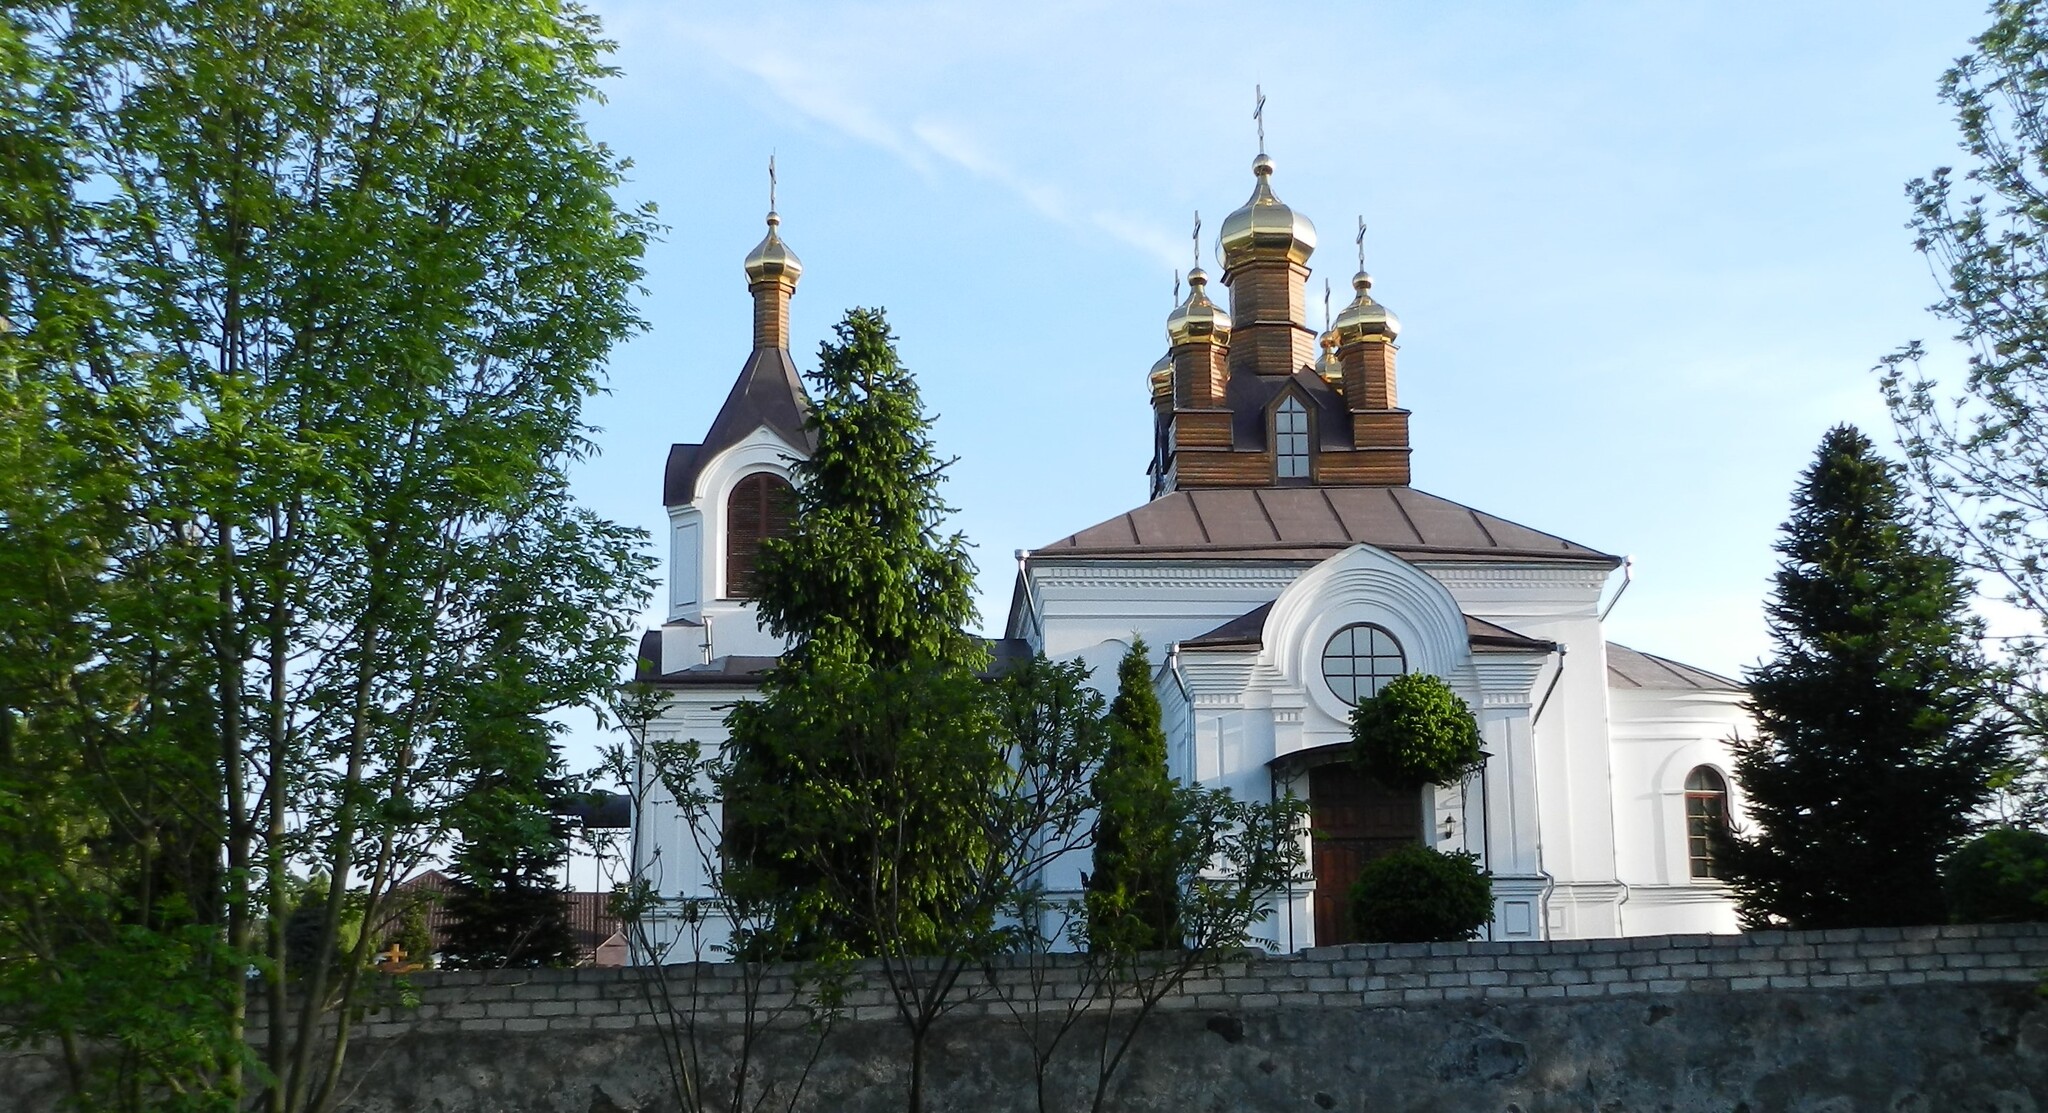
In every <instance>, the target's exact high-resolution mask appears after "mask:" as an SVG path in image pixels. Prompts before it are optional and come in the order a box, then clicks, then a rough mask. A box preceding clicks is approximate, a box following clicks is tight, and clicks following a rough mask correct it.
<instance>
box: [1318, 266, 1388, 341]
mask: <svg viewBox="0 0 2048 1113" xmlns="http://www.w3.org/2000/svg"><path fill="white" fill-rule="evenodd" d="M1351 288H1352V289H1354V290H1357V291H1358V296H1357V297H1355V298H1352V299H1351V304H1350V305H1347V306H1345V307H1344V312H1342V313H1339V314H1337V320H1336V322H1335V323H1334V324H1333V325H1332V328H1333V329H1334V331H1335V332H1336V333H1337V342H1338V343H1339V344H1349V343H1351V342H1352V341H1354V340H1363V339H1365V338H1366V337H1371V336H1383V337H1385V338H1387V339H1388V340H1392V339H1394V338H1395V337H1397V336H1399V335H1401V319H1400V318H1399V317H1396V316H1394V315H1393V314H1392V313H1390V312H1388V311H1387V307H1386V306H1384V305H1381V304H1380V303H1379V302H1376V301H1374V300H1372V294H1371V292H1370V291H1371V290H1372V276H1371V275H1369V274H1367V273H1365V272H1364V271H1359V272H1358V274H1357V275H1356V276H1354V277H1353V278H1352V279H1351Z"/></svg>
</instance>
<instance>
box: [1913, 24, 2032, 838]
mask: <svg viewBox="0 0 2048 1113" xmlns="http://www.w3.org/2000/svg"><path fill="white" fill-rule="evenodd" d="M1990 9H1991V16H1992V22H1991V26H1990V27H1988V28H1987V29H1986V30H1985V31H1984V33H1983V34H1981V35H1979V36H1977V37H1976V38H1975V39H1973V40H1971V45H1972V50H1971V52H1970V53H1969V54H1967V55H1965V56H1963V57H1962V58H1960V59H1958V60H1957V61H1956V63H1955V65H1954V66H1953V67H1951V68H1950V69H1949V70H1948V71H1947V72H1946V73H1945V74H1943V76H1942V79H1941V84H1940V96H1941V99H1942V100H1943V101H1945V102H1946V103H1947V104H1948V105H1949V106H1950V107H1952V108H1953V109H1954V110H1955V113H1956V116H1955V118H1956V124H1957V126H1958V128H1959V130H1960V132H1961V146H1962V150H1963V155H1964V159H1963V162H1962V163H1960V164H1959V167H1958V168H1951V167H1941V168H1939V169H1937V170H1935V171H1934V172H1933V173H1931V174H1929V175H1928V176H1927V177H1925V178H1917V179H1914V180H1913V181H1912V182H1910V183H1908V184H1907V187H1906V193H1907V196H1908V197H1909V199H1910V200H1911V201H1912V205H1913V218H1912V223H1911V227H1912V229H1913V231H1914V233H1915V236H1916V240H1915V245H1916V246H1917V247H1918V248H1919V249H1920V251H1921V253H1922V254H1923V255H1924V256H1925V257H1926V259H1927V262H1928V264H1929V265H1930V266H1931V268H1932V269H1933V271H1934V273H1935V275H1936V277H1937V278H1938V279H1939V280H1940V282H1941V284H1942V297H1941V299H1940V300H1939V301H1937V302H1936V303H1935V304H1934V305H1933V306H1931V307H1930V308H1931V309H1932V311H1933V313H1934V314H1935V315H1936V316H1937V317H1940V318H1942V319H1943V320H1944V321H1945V322H1947V323H1948V324H1950V325H1952V326H1954V328H1955V330H1956V332H1955V339H1956V340H1957V341H1959V342H1960V343H1961V344H1962V345H1963V348H1964V350H1965V351H1966V352H1967V353H1968V356H1967V363H1966V364H1965V365H1964V366H1962V367H1960V368H1950V367H1946V366H1943V363H1944V361H1943V360H1942V359H1940V358H1930V357H1929V356H1928V354H1927V353H1926V352H1925V351H1924V350H1923V348H1922V347H1921V345H1920V344H1919V343H1918V342H1915V343H1913V344H1910V345H1908V346H1907V347H1905V348H1904V349H1902V350H1901V351H1899V352H1897V353H1896V354H1894V355H1892V356H1890V357H1889V358H1887V359H1885V360H1884V362H1883V364H1882V365H1881V366H1880V368H1879V370H1880V372H1881V373H1882V386H1883V390H1884V396H1885V401H1886V403H1887V404H1888V406H1889V408H1890V410H1891V415H1892V419H1893V422H1894V424H1895V426H1896V428H1897V430H1898V434H1899V441H1900V443H1901V445H1902V446H1903V447H1904V449H1905V462H1906V466H1907V469H1908V477H1909V480H1910V482H1911V484H1912V487H1913V489H1914V492H1915V494H1916V495H1917V496H1918V497H1919V502H1920V504H1921V506H1920V508H1921V509H1922V510H1923V511H1924V512H1925V513H1926V515H1927V516H1928V518H1929V520H1930V521H1931V523H1932V525H1933V527H1934V530H1935V533H1936V534H1937V535H1938V536H1939V538H1940V539H1941V541H1942V543H1943V544H1944V546H1946V547H1947V548H1948V549H1949V550H1950V551H1951V552H1952V553H1954V554H1955V556H1956V557H1957V559H1958V560H1960V561H1961V562H1962V564H1963V565H1964V567H1965V568H1967V569H1969V570H1970V571H1972V572H1976V573H1979V574H1981V575H1982V576H1983V577H1984V580H1983V586H1984V587H1985V589H1986V590H1987V591H1988V592H1990V593H1992V594H1994V595H1997V596H2002V597H2003V599H2004V601H2005V602H2007V603H2008V604H2010V605H2012V606H2013V607H2015V608H2017V609H2018V610H2019V612H2020V614H2021V616H2022V621H2023V623H2026V624H2031V625H2033V626H2034V627H2035V629H2034V630H2033V631H2032V632H2028V631H2027V630H2026V627H2025V625H2024V624H2023V625H2022V626H2021V627H2020V628H2019V629H2018V630H2017V631H2016V632H2015V634H2014V636H2011V637H2008V638H2004V639H2001V642H2000V643H1999V648H2000V652H1999V653H1997V654H1996V655H1995V656H1996V663H1997V664H1999V665H2000V666H2001V674H2002V679H2003V683H2002V684H2001V685H2000V688H1999V692H2000V698H2001V702H2003V703H2004V704H2005V706H2006V709H2007V710H2008V712H2010V713H2012V714H2013V715H2015V716H2016V717H2017V718H2018V720H2019V722H2020V723H2021V724H2022V726H2023V727H2024V729H2025V731H2026V733H2027V734H2029V735H2031V736H2032V739H2033V745H2032V746H2031V747H2030V752H2029V753H2028V754H2026V755H2025V756H2026V758H2027V761H2028V763H2029V764H2030V765H2031V766H2032V767H2033V768H2034V770H2035V771H2036V772H2035V773H2034V775H2033V776H2031V777H2027V778H2024V779H2023V780H2022V781H2021V783H2020V784H2019V785H2018V786H2017V787H2018V788H2019V789H2020V790H2021V791H2018V792H2016V793H2015V794H2014V795H2013V796H2012V797H2010V798H2009V801H2010V803H2011V804H2012V805H2013V807H2011V808H2009V809H2008V811H2009V818H2011V819H2013V820H2015V821H2019V822H2029V823H2036V824H2039V823H2044V822H2048V779H2044V777H2043V776H2042V772H2043V771H2044V769H2048V766H2044V755H2043V752H2042V750H2041V742H2042V740H2043V739H2048V654H2044V650H2048V642H2044V641H2043V638H2042V633H2043V632H2044V630H2048V484H2044V483H2043V482H2042V476H2043V475H2044V474H2048V435H2044V429H2043V426H2044V422H2048V130H2044V128H2043V121H2044V120H2048V4H2043V3H2041V2H2040V0H1998V2H1997V3H1993V4H1992V5H1991V6H1990Z"/></svg>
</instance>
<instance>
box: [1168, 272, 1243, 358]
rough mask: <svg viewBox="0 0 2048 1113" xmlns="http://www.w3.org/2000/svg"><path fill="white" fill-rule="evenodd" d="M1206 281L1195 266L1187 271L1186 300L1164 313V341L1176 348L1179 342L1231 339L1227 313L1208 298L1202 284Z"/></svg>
mask: <svg viewBox="0 0 2048 1113" xmlns="http://www.w3.org/2000/svg"><path fill="white" fill-rule="evenodd" d="M1208 285H1209V276H1208V275H1206V274H1203V273H1202V268H1200V267H1196V268H1195V269H1194V270H1191V271H1189V272H1188V300H1186V301H1184V302H1182V303H1180V304H1179V305H1178V306H1175V307H1174V310H1173V312H1171V313H1169V314H1167V315H1166V342H1167V343H1168V344H1170V345H1172V346H1174V347H1176V348H1178V347H1180V346H1181V345H1182V344H1203V343H1207V344H1216V345H1224V344H1228V343H1230V314H1228V313H1225V312H1224V311H1223V310H1222V309H1221V308H1220V307H1218V306H1217V304H1216V303H1215V302H1213V301H1210V300H1209V295H1208V292H1207V291H1206V290H1205V289H1204V287H1206V286H1208Z"/></svg>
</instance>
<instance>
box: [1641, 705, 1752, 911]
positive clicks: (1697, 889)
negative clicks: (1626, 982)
mask: <svg viewBox="0 0 2048 1113" xmlns="http://www.w3.org/2000/svg"><path fill="white" fill-rule="evenodd" d="M1609 699H1610V703H1611V712H1610V717H1611V719H1612V721H1613V724H1614V739H1613V750H1614V815H1615V826H1616V829H1617V831H1618V833H1619V835H1620V855H1619V865H1620V871H1621V879H1622V881H1623V882H1624V883H1625V884H1627V885H1628V887H1629V899H1628V903H1627V904H1625V905H1623V906H1622V916H1623V928H1624V930H1625V931H1626V932H1627V934H1630V935H1651V934H1660V933H1669V932H1700V931H1713V932H1732V931H1736V930H1739V927H1740V925H1739V924H1738V922H1737V919H1736V912H1735V905H1734V902H1733V901H1732V900H1731V899H1730V898H1729V894H1728V890H1727V888H1726V886H1724V885H1722V884H1720V883H1719V882H1716V881H1712V880H1708V879H1697V880H1696V879H1694V878H1693V876H1692V870H1691V862H1690V859H1689V857H1688V855H1687V844H1686V834H1687V832H1686V818H1685V779H1686V777H1687V775H1688V774H1690V773H1691V772H1692V771H1693V770H1694V769H1696V768H1698V767H1700V766H1707V767H1709V768H1711V769H1713V770H1714V771H1715V772H1717V773H1719V774H1720V775H1721V778H1722V780H1723V781H1724V782H1726V784H1727V785H1728V795H1729V800H1728V806H1729V811H1728V814H1729V819H1730V820H1731V821H1732V822H1733V823H1735V824H1736V825H1737V826H1738V827H1739V826H1741V825H1742V824H1743V823H1744V821H1745V819H1746V812H1745V810H1744V808H1743V802H1742V794H1741V786H1740V785H1738V784H1737V783H1736V780H1735V776H1734V768H1733V759H1734V755H1733V753H1732V751H1731V750H1730V749H1729V746H1728V740H1729V739H1730V738H1731V737H1733V736H1735V735H1736V734H1737V733H1738V732H1745V733H1746V732H1747V731H1748V730H1749V725H1750V722H1749V716H1748V715H1747V713H1745V712H1744V711H1743V709H1742V699H1743V696H1742V693H1740V692H1729V691H1699V690H1692V689H1627V688H1616V689H1613V690H1612V691H1611V692H1610V694H1609Z"/></svg>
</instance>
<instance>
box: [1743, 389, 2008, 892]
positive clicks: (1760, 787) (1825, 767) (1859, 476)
mask: <svg viewBox="0 0 2048 1113" xmlns="http://www.w3.org/2000/svg"><path fill="white" fill-rule="evenodd" d="M1897 471H1898V468H1897V466H1896V465H1894V464H1892V463H1891V462H1889V461H1887V460H1886V459H1884V458H1883V457H1882V456H1880V455H1879V454H1878V453H1877V452H1876V450H1875V449H1874V448H1873V447H1872V446H1871V444H1870V441H1869V440H1868V439H1867V438H1865V437H1864V436H1863V435H1862V434H1861V433H1859V432H1857V431H1856V430H1855V429H1853V428H1851V427H1849V426H1839V427H1837V428H1835V429H1833V430H1831V431H1830V432H1829V433H1828V434H1827V436H1826V438H1824V439H1823V441H1822V443H1821V446H1820V449H1819V452H1818V453H1817V455H1816V458H1815V460H1814V463H1813V465H1812V466H1811V467H1809V468H1808V469H1807V471H1806V473H1805V474H1804V476H1803V477H1802V478H1801V481H1800V485H1799V488H1798V490H1797V491H1796V492H1795V493H1794V495H1793V500H1792V502H1793V509H1792V516H1791V518H1790V519H1789V520H1788V521H1787V522H1786V523H1785V526H1784V536H1783V537H1782V538H1781V539H1780V540H1779V542H1778V545H1777V550H1778V552H1779V554H1780V555H1782V556H1783V558H1784V562H1783V563H1782V564H1781V565H1780V566H1779V569H1778V573H1777V576H1776V578H1775V581H1774V582H1775V584H1776V588H1775V592H1774V597H1773V599H1772V601H1771V603H1770V605H1769V608H1768V612H1767V613H1768V615H1769V620H1770V634H1771V641H1772V643H1773V645H1774V646H1775V653H1774V654H1773V657H1772V659H1771V660H1770V661H1768V662H1766V663H1765V664H1764V665H1762V666H1761V667H1759V668H1757V669H1755V670H1752V671H1751V672H1750V674H1749V676H1748V682H1749V691H1750V709H1751V711H1752V713H1753V714H1754V715H1755V717H1756V727H1757V734H1756V736H1755V737H1753V738H1746V739H1737V740H1736V741H1735V743H1734V746H1735V750H1736V765H1735V773H1736V777H1737V779H1738V780H1739V781H1740V782H1741V786H1742V799H1743V801H1744V802H1745V804H1746V807H1747V811H1748V815H1749V818H1750V821H1751V822H1752V823H1753V824H1754V825H1755V828H1756V830H1755V832H1754V834H1751V835H1747V836H1742V835H1736V836H1733V837H1730V838H1728V839H1725V840H1724V841H1723V845H1722V846H1720V847H1719V848H1717V850H1716V853H1715V857H1716V861H1717V864H1718V865H1719V867H1720V871H1721V875H1722V876H1723V877H1724V878H1725V879H1726V880H1727V881H1728V883H1729V885H1730V886H1731V887H1732V888H1733V889H1734V890H1735V894H1736V897H1737V900H1738V901H1739V902H1740V905H1741V910H1742V916H1743V919H1744V922H1745V923H1748V924H1751V925H1758V926H1761V925H1765V924H1786V925H1790V926H1792V927H1795V928H1800V929H1816V928H1837V927H1864V926H1880V925H1894V924H1930V923H1941V922H1944V921H1945V920H1946V919H1947V911H1946V909H1945V907H1944V905H1943V902H1942V897H1941V886H1940V878H1939V875H1938V865H1939V863H1940V862H1941V860H1942V859H1943V858H1944V857H1946V856H1947V855H1948V853H1949V852H1950V850H1952V849H1953V848H1954V847H1955V845H1956V844H1957V843H1958V842H1959V841H1960V840H1961V839H1962V838H1963V837H1964V836H1965V835H1967V834H1968V833H1969V832H1970V829H1971V826H1972V821H1971V815H1972V813H1973V812H1975V811H1976V810H1977V809H1978V808H1979V807H1980V806H1981V805H1982V804H1983V803H1984V801H1985V800H1986V798H1987V797H1988V796H1989V793H1990V787H1989V785H1990V780H1991V778H1992V776H1993V775H1994V774H1995V773H1996V772H1997V771H1998V770H1999V769H2000V768H2001V767H2002V766H2003V764H2004V762H2005V742H2004V736H2003V734H2002V732H2001V731H2000V729H1999V728H1998V726H1997V724H1996V723H1995V722H1994V721H1992V720H1990V719H1989V718H1987V716H1986V712H1985V707H1984V678H1985V670H1984V667H1983V665H1982V662H1981V660H1980V659H1979V657H1978V656H1977V654H1976V651H1975V649H1974V646H1973V642H1972V635H1973V634H1974V633H1975V625H1974V623H1973V622H1972V621H1971V620H1970V618H1969V617H1968V613H1967V604H1968V598H1969V585H1968V584H1967V583H1966V582H1965V581H1964V580H1963V578H1962V577H1961V575H1960V574H1959V573H1958V571H1957V568H1956V564H1955V562H1954V561H1953V560H1950V559H1949V558H1948V557H1946V556H1944V555H1942V554H1941V553H1940V552H1938V551H1936V550H1935V549H1934V548H1933V547H1932V546H1931V545H1929V543H1928V542H1927V541H1926V540H1924V539H1923V538H1922V537H1920V536H1919V535H1918V534H1917V533H1916V531H1915V530H1914V529H1913V528H1912V526H1911V525H1910V524H1909V522H1908V520H1907V517H1906V507H1905V504H1904V497H1903V495H1902V494H1901V492H1900V490H1899V486H1898V481H1897Z"/></svg>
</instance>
